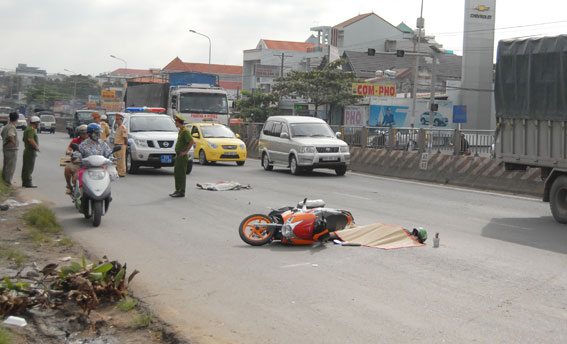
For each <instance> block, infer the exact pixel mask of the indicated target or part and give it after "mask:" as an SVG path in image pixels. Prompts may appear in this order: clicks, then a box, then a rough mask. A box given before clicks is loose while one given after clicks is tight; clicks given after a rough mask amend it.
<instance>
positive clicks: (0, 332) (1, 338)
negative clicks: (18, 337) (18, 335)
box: [0, 327, 13, 344]
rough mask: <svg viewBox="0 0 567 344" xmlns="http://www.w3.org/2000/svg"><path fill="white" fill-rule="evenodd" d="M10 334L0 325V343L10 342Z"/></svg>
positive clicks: (8, 343) (6, 343) (7, 343)
mask: <svg viewBox="0 0 567 344" xmlns="http://www.w3.org/2000/svg"><path fill="white" fill-rule="evenodd" d="M12 339H13V337H12V334H11V333H10V331H8V330H7V329H5V328H3V327H0V344H10V343H12Z"/></svg>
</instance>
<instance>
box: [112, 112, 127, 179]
mask: <svg viewBox="0 0 567 344" xmlns="http://www.w3.org/2000/svg"><path fill="white" fill-rule="evenodd" d="M123 120H124V116H123V115H122V114H119V113H117V114H116V119H115V120H114V121H115V123H116V133H115V134H114V144H115V145H121V146H122V148H121V149H120V150H119V151H118V152H116V153H114V157H115V158H116V159H118V162H117V163H116V171H117V172H118V175H119V176H120V177H126V148H128V130H127V129H126V127H125V126H124V124H123V123H122V121H123Z"/></svg>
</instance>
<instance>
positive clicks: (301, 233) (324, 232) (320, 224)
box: [238, 199, 354, 246]
mask: <svg viewBox="0 0 567 344" xmlns="http://www.w3.org/2000/svg"><path fill="white" fill-rule="evenodd" d="M350 224H354V218H353V216H352V214H351V213H350V212H349V211H346V210H338V209H331V208H325V202H324V201H323V200H307V199H305V200H303V202H300V203H298V204H297V206H295V207H293V206H288V207H283V208H279V209H273V210H272V211H270V213H268V214H267V215H265V214H252V215H249V216H247V217H246V218H245V219H244V220H242V222H241V223H240V226H239V229H238V232H239V234H240V238H241V239H242V240H243V241H244V242H245V243H247V244H249V245H252V246H261V245H265V244H267V243H269V242H272V241H273V240H279V241H281V242H282V243H284V244H295V245H311V244H313V243H314V242H316V241H324V240H328V239H329V238H330V236H331V235H330V233H332V232H334V231H337V230H340V229H344V228H346V227H347V226H348V225H350Z"/></svg>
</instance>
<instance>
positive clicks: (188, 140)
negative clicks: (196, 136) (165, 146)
mask: <svg viewBox="0 0 567 344" xmlns="http://www.w3.org/2000/svg"><path fill="white" fill-rule="evenodd" d="M192 143H193V137H192V136H191V134H190V133H189V130H187V128H185V127H183V128H181V129H179V133H178V134H177V143H176V144H175V153H176V157H175V163H174V165H173V166H174V167H173V174H174V175H175V191H177V192H180V193H182V194H185V183H186V177H187V162H188V161H189V154H185V155H183V156H180V155H179V153H181V152H185V151H186V150H187V148H188V147H189V145H190V144H192Z"/></svg>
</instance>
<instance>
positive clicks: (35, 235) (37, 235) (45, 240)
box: [28, 230, 53, 245]
mask: <svg viewBox="0 0 567 344" xmlns="http://www.w3.org/2000/svg"><path fill="white" fill-rule="evenodd" d="M28 238H30V239H31V240H32V241H33V242H34V244H36V245H41V244H52V243H53V240H52V239H51V238H50V237H48V236H47V235H45V234H44V233H42V232H40V231H38V230H31V231H30V232H29V234H28Z"/></svg>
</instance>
